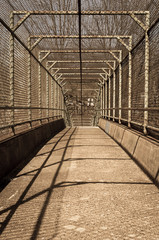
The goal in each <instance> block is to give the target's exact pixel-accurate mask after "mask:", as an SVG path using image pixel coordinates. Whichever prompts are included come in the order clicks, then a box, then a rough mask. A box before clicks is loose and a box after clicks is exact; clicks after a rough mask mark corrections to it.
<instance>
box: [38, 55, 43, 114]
mask: <svg viewBox="0 0 159 240" xmlns="http://www.w3.org/2000/svg"><path fill="white" fill-rule="evenodd" d="M38 59H39V61H40V60H41V55H40V52H39V56H38ZM38 67H39V69H38V80H39V89H38V90H39V108H40V110H39V115H40V118H42V109H41V100H42V99H41V66H40V64H39V66H38Z"/></svg>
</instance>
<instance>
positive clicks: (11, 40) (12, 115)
mask: <svg viewBox="0 0 159 240" xmlns="http://www.w3.org/2000/svg"><path fill="white" fill-rule="evenodd" d="M10 28H11V29H13V28H14V14H13V13H12V12H11V14H10ZM10 106H11V107H13V109H11V111H10V119H11V121H10V122H11V124H14V120H15V119H14V37H13V35H12V34H11V35H10Z"/></svg>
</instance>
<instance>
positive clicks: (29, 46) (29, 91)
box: [28, 38, 32, 121]
mask: <svg viewBox="0 0 159 240" xmlns="http://www.w3.org/2000/svg"><path fill="white" fill-rule="evenodd" d="M28 48H29V49H30V48H31V39H30V38H28ZM28 108H29V109H28V118H29V120H30V121H31V120H32V111H31V55H30V53H29V52H28Z"/></svg>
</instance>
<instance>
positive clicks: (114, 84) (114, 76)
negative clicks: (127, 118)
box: [113, 62, 116, 121]
mask: <svg viewBox="0 0 159 240" xmlns="http://www.w3.org/2000/svg"><path fill="white" fill-rule="evenodd" d="M115 80H116V74H115V62H114V69H113V121H115V88H116V83H115Z"/></svg>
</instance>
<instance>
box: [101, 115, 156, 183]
mask: <svg viewBox="0 0 159 240" xmlns="http://www.w3.org/2000/svg"><path fill="white" fill-rule="evenodd" d="M98 126H99V127H100V128H101V129H102V130H103V131H104V132H106V133H107V134H108V135H109V136H110V137H112V138H113V139H114V140H115V141H116V142H117V143H118V144H119V145H120V146H121V147H122V148H123V149H124V150H125V151H126V152H127V153H128V154H129V155H130V156H131V158H132V159H133V160H134V161H135V162H136V163H137V164H138V166H139V167H140V168H141V169H142V170H143V171H144V172H145V173H146V174H147V175H148V177H149V178H150V179H151V180H152V181H153V182H154V183H155V185H156V186H157V187H159V143H158V142H156V141H153V140H151V139H148V138H147V137H145V136H143V135H142V134H140V133H137V132H135V131H133V130H130V129H128V128H127V127H126V126H123V125H120V124H118V123H115V122H112V121H108V120H106V119H103V118H100V119H99V123H98Z"/></svg>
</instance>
